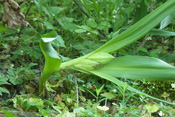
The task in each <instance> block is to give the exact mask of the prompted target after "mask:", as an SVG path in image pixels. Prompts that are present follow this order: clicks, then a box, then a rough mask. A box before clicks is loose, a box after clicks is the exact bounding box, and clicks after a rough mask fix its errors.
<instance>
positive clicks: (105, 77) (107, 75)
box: [91, 71, 175, 106]
mask: <svg viewBox="0 0 175 117" xmlns="http://www.w3.org/2000/svg"><path fill="white" fill-rule="evenodd" d="M91 73H92V74H94V75H97V76H100V77H102V78H104V79H106V80H109V81H111V82H113V83H115V84H116V85H119V86H121V87H124V86H126V83H124V82H123V81H120V80H118V79H117V78H115V77H113V76H111V75H110V74H105V73H102V72H99V71H91ZM126 88H127V89H128V90H130V91H132V92H136V93H138V94H140V95H144V96H146V97H149V98H152V99H154V100H157V101H161V102H164V103H167V104H170V105H173V106H175V104H173V103H170V102H167V101H165V100H161V99H158V98H155V97H153V96H150V95H148V94H146V93H143V92H141V91H139V90H137V89H135V88H133V87H131V86H129V85H127V87H126Z"/></svg>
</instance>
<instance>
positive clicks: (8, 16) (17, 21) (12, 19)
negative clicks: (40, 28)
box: [2, 0, 29, 28]
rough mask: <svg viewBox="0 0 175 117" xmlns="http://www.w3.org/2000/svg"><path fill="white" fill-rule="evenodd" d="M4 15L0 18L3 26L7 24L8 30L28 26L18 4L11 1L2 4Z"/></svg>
mask: <svg viewBox="0 0 175 117" xmlns="http://www.w3.org/2000/svg"><path fill="white" fill-rule="evenodd" d="M3 9H4V14H3V17H2V21H3V24H7V25H8V27H9V28H16V26H22V25H23V26H28V25H29V23H28V22H27V21H25V16H24V15H23V14H22V13H21V10H20V7H19V5H18V3H16V2H15V1H13V0H6V1H5V2H4V4H3Z"/></svg>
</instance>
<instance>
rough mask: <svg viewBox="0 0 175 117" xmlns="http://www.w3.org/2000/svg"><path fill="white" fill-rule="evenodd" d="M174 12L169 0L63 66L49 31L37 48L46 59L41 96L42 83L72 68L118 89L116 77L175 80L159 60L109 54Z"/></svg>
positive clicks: (172, 71)
mask: <svg viewBox="0 0 175 117" xmlns="http://www.w3.org/2000/svg"><path fill="white" fill-rule="evenodd" d="M174 11H175V0H168V1H167V2H166V3H164V4H163V5H161V6H160V7H159V8H157V9H156V10H154V11H153V12H151V13H150V14H148V15H147V16H145V17H144V18H142V19H141V20H139V21H138V22H137V23H135V24H134V25H132V26H131V27H130V28H128V29H127V30H125V31H124V32H122V33H121V34H119V35H117V36H116V37H114V38H113V39H111V40H110V41H109V42H107V43H106V44H104V45H103V46H101V47H100V48H98V49H96V50H95V51H93V52H91V53H89V54H87V55H85V56H82V57H79V58H76V59H73V60H70V61H68V62H64V63H61V59H60V57H59V55H58V53H57V52H56V51H55V50H54V48H53V47H52V45H51V42H52V41H53V40H54V39H56V38H57V33H56V32H54V31H52V32H50V33H48V34H46V35H43V37H42V38H41V42H40V46H41V49H42V52H43V54H44V56H45V66H44V70H43V73H42V76H41V78H40V84H39V93H40V95H41V96H44V87H45V82H46V80H47V79H48V77H49V76H50V75H51V74H52V73H54V72H55V71H58V70H59V69H71V70H78V71H81V72H84V73H89V74H94V75H97V76H99V77H101V78H104V79H106V80H109V81H111V82H113V83H115V84H117V85H119V86H121V87H122V86H125V85H124V82H122V81H120V80H118V79H117V77H122V78H128V79H133V80H145V81H150V80H174V79H175V67H173V66H171V65H169V64H167V63H166V62H164V61H162V60H160V59H157V58H153V57H145V56H123V57H117V58H115V57H114V56H113V55H112V54H111V53H112V52H115V51H117V50H118V49H120V48H122V47H124V46H126V45H128V44H131V43H133V42H135V41H136V40H138V39H140V38H142V37H143V36H144V35H146V34H147V33H148V32H149V31H151V30H152V29H153V28H154V27H155V26H157V25H158V24H159V23H160V22H161V21H162V20H163V19H164V18H165V17H167V16H168V15H170V14H171V13H172V12H174ZM100 66H103V67H100ZM127 89H128V90H130V91H134V92H136V93H139V94H141V95H145V96H147V97H150V98H153V99H156V100H159V101H163V100H160V99H157V98H154V97H152V96H150V95H147V94H145V93H143V92H141V91H139V90H137V89H135V88H133V87H131V86H129V85H127ZM163 102H166V101H163ZM166 103H169V102H166ZM169 104H171V103H169Z"/></svg>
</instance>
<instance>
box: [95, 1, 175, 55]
mask: <svg viewBox="0 0 175 117" xmlns="http://www.w3.org/2000/svg"><path fill="white" fill-rule="evenodd" d="M174 11H175V0H168V1H167V2H166V3H164V4H163V5H161V6H160V7H159V8H157V9H156V10H154V11H153V12H151V13H150V14H148V15H147V16H145V17H144V18H142V19H141V20H140V21H138V22H137V23H136V24H134V25H133V26H131V27H130V28H128V29H127V30H125V31H124V32H122V33H121V34H120V35H118V36H117V37H114V38H113V39H112V40H110V41H109V42H107V43H106V44H104V45H103V46H101V47H100V48H98V49H97V50H95V51H94V52H93V53H96V52H107V53H109V52H114V51H116V50H118V49H120V48H122V47H124V46H126V45H128V44H130V43H132V42H134V41H136V40H138V39H140V38H141V37H143V36H144V35H145V34H147V33H148V32H149V31H150V30H151V29H152V28H154V27H155V26H157V25H158V24H159V23H160V21H162V20H163V19H164V18H165V17H166V16H168V15H169V14H171V13H172V12H174ZM93 53H92V54H93Z"/></svg>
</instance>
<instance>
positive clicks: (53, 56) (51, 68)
mask: <svg viewBox="0 0 175 117" xmlns="http://www.w3.org/2000/svg"><path fill="white" fill-rule="evenodd" d="M56 37H57V33H56V32H54V31H52V32H50V33H48V34H46V35H43V36H42V39H41V40H40V47H41V50H42V52H43V54H44V57H45V65H44V70H43V73H42V75H41V78H40V83H39V94H40V96H44V87H45V82H46V80H47V79H48V78H49V76H50V75H51V74H53V73H54V72H56V71H57V70H58V68H59V66H60V64H61V59H60V57H59V56H58V53H57V52H56V51H55V49H54V48H53V47H52V45H51V42H52V41H53V40H55V39H56Z"/></svg>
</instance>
